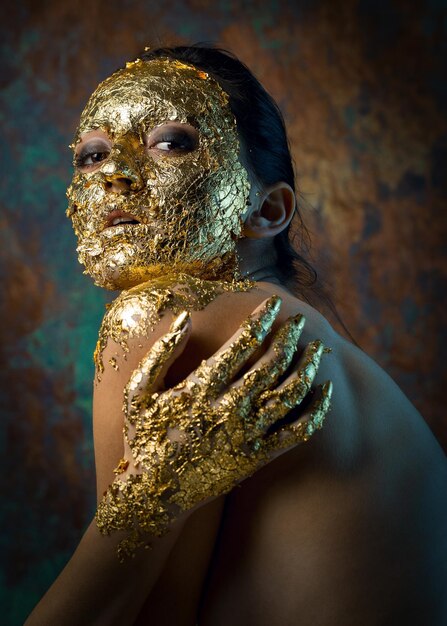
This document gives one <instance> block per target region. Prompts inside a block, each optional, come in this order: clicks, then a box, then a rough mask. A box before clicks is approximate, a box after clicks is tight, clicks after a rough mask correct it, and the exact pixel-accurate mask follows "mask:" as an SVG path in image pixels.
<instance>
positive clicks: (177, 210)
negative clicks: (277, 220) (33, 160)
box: [67, 59, 250, 289]
mask: <svg viewBox="0 0 447 626" xmlns="http://www.w3.org/2000/svg"><path fill="white" fill-rule="evenodd" d="M75 167H76V169H75V174H74V176H73V180H72V183H71V185H70V187H69V188H68V190H67V196H68V199H69V207H68V210H67V215H69V216H70V217H71V219H72V222H73V227H74V230H75V233H76V235H77V237H78V255H79V260H80V262H81V263H83V264H84V266H85V268H86V273H87V274H89V275H90V276H92V278H93V279H94V281H95V283H96V284H97V285H100V286H102V287H106V288H109V289H126V288H129V287H132V286H133V285H136V284H139V283H141V282H143V281H144V280H148V279H150V278H153V277H157V276H163V275H165V274H166V273H172V272H183V271H184V272H187V273H190V274H193V275H196V276H201V277H203V278H227V279H228V278H233V277H235V276H236V277H237V275H238V268H237V257H236V243H235V242H236V239H237V238H238V237H240V234H241V225H242V216H243V214H244V213H245V211H246V208H247V200H248V196H249V190H250V185H249V182H248V175H247V171H246V170H245V168H244V167H243V165H242V164H241V162H240V158H239V142H238V136H237V129H236V124H235V119H234V116H233V114H232V112H231V109H230V107H229V105H228V97H227V95H226V93H225V92H224V91H223V90H222V89H221V87H220V86H219V85H218V84H217V83H216V81H214V80H213V79H212V78H210V77H208V75H207V74H205V73H204V72H202V71H200V70H198V69H196V68H194V67H192V66H189V65H184V64H182V63H180V62H178V61H174V60H167V59H157V60H153V61H150V62H141V61H138V62H134V63H129V64H128V65H127V67H126V68H125V69H123V70H119V71H118V72H116V73H115V74H113V75H112V76H111V77H110V78H108V79H107V80H105V81H104V82H103V83H101V84H100V85H99V87H98V88H97V90H96V91H95V92H94V94H93V95H92V96H91V98H90V100H89V101H88V103H87V106H86V108H85V109H84V111H83V113H82V115H81V120H80V125H79V128H78V131H77V135H76V139H75Z"/></svg>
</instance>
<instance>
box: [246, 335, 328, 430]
mask: <svg viewBox="0 0 447 626" xmlns="http://www.w3.org/2000/svg"><path fill="white" fill-rule="evenodd" d="M323 353H324V345H323V342H321V341H320V340H318V339H317V340H316V341H312V342H311V343H309V344H308V345H307V346H306V348H305V349H304V352H303V354H302V356H301V357H300V359H299V361H298V363H297V365H296V368H297V369H296V371H295V372H293V374H291V375H290V376H288V377H287V378H286V380H285V381H284V382H283V383H282V384H281V385H280V386H279V387H277V388H276V389H271V390H270V389H269V390H267V391H264V392H263V393H262V394H261V395H260V397H259V400H258V403H259V404H262V406H261V407H260V409H259V410H258V412H257V415H256V419H255V421H254V425H253V434H254V436H259V435H260V434H261V433H264V432H266V430H267V429H268V428H269V427H270V426H272V425H273V424H274V423H275V422H277V421H278V420H280V419H282V418H283V417H285V416H286V415H287V413H289V411H291V410H292V409H293V408H295V407H296V406H298V405H299V404H300V403H301V402H302V401H303V400H304V398H305V397H306V395H307V394H308V392H309V391H310V388H311V386H312V384H313V382H314V380H315V376H316V374H317V372H318V367H319V365H320V361H321V357H322V356H323Z"/></svg>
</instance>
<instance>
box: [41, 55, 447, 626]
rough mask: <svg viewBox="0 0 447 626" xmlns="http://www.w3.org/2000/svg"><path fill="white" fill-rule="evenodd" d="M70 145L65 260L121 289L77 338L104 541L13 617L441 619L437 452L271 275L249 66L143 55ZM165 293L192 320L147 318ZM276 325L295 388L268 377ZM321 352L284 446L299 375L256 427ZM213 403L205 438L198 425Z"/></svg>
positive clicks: (386, 381)
mask: <svg viewBox="0 0 447 626" xmlns="http://www.w3.org/2000/svg"><path fill="white" fill-rule="evenodd" d="M74 149H75V162H76V173H75V176H74V179H73V182H72V185H71V186H70V188H69V191H68V196H69V201H70V205H69V211H68V213H69V215H70V217H71V218H72V220H73V225H74V228H75V231H76V234H77V236H78V240H79V246H78V252H79V257H80V260H81V262H82V263H83V264H84V265H85V267H86V272H87V273H88V274H90V275H91V276H92V277H93V278H94V280H95V282H96V283H97V284H98V285H101V286H104V287H107V288H119V289H124V290H125V291H124V292H123V294H122V295H121V296H120V297H119V298H118V299H117V300H116V301H115V302H114V303H113V305H112V306H111V308H110V309H109V311H108V312H107V314H106V316H105V319H104V321H103V325H102V329H101V332H100V339H99V342H98V348H97V351H96V364H97V378H96V381H95V396H94V436H95V456H96V466H97V483H98V494H99V499H98V500H99V507H98V514H97V524H98V527H99V530H100V531H102V532H103V533H105V536H103V537H102V536H100V534H99V531H98V528H97V526H96V525H95V524H92V525H91V527H90V528H89V529H88V530H87V532H86V535H85V536H84V538H83V539H82V541H81V543H80V545H79V547H78V549H77V551H76V553H75V555H74V556H73V558H72V559H71V561H70V563H69V564H68V565H67V567H66V569H65V570H64V572H63V573H62V574H61V576H60V577H59V579H58V580H57V581H56V583H55V584H54V586H53V587H52V588H51V590H50V591H49V592H48V594H47V596H45V598H44V599H43V601H42V602H41V604H40V605H39V606H38V607H37V609H36V610H35V612H34V613H33V614H32V616H31V617H30V619H29V624H39V623H42V624H52V623H58V624H59V623H64V624H85V623H95V624H113V623H120V624H122V623H128V624H132V623H137V624H185V625H186V624H194V623H196V622H197V621H198V622H199V623H201V624H213V625H214V624H227V623H236V624H256V625H263V624H269V625H270V624H295V623H300V624H311V623H312V624H321V625H326V624H327V625H331V626H333V625H336V624H343V625H349V624H356V625H357V624H373V625H375V624H424V625H425V624H434V625H435V624H436V625H437V624H439V625H441V624H443V623H444V622H445V620H446V615H447V607H446V603H445V600H444V597H443V595H444V594H443V593H442V591H443V587H445V582H446V580H447V569H446V561H447V559H446V554H447V545H446V539H445V533H444V529H445V527H446V523H447V507H446V503H445V493H443V492H445V485H446V479H447V464H446V461H445V457H444V455H443V453H442V451H441V449H440V448H439V446H438V444H437V443H436V441H435V439H434V438H433V436H432V434H431V433H430V431H429V429H428V428H427V427H426V425H425V423H424V421H423V420H422V418H421V417H420V415H419V414H418V413H417V411H416V410H415V409H414V407H412V405H411V404H410V403H409V401H408V400H407V399H406V398H405V397H404V395H403V394H402V392H401V391H400V390H399V389H398V388H397V386H396V385H395V384H394V383H393V381H392V380H391V379H390V378H389V377H388V376H387V375H386V374H385V373H384V372H383V371H382V370H381V369H380V368H379V367H378V366H377V365H376V364H375V363H373V362H372V361H371V360H370V359H369V358H368V357H367V356H366V355H364V354H363V353H362V352H361V351H360V350H358V349H357V348H356V347H354V346H352V345H351V344H350V343H348V342H347V341H345V340H344V339H343V338H341V337H340V336H339V335H337V334H336V333H335V331H334V330H333V329H332V328H331V327H330V325H329V323H328V322H327V321H326V320H325V319H324V318H323V316H322V315H321V314H320V313H319V312H318V311H317V310H316V309H314V308H313V307H311V306H310V305H309V304H307V303H306V302H305V301H303V299H299V298H297V297H295V296H294V295H292V293H291V292H290V291H288V289H287V280H288V279H289V278H290V269H291V264H292V260H293V256H292V255H291V252H290V248H288V247H287V245H285V242H286V241H287V231H288V228H289V225H290V222H291V219H292V216H293V214H294V211H295V193H294V184H293V169H292V165H291V159H290V154H289V151H288V146H287V140H286V135H285V131H284V126H283V123H282V119H281V117H280V115H279V113H278V111H277V109H276V107H275V106H274V104H273V103H272V102H271V100H270V99H269V97H268V96H267V94H266V93H265V91H264V90H263V89H262V87H261V86H260V85H259V83H257V81H256V80H255V79H254V78H253V76H252V75H251V74H250V73H249V71H248V70H247V69H246V68H245V67H244V66H243V65H242V64H240V63H239V62H238V61H237V60H236V59H234V58H233V57H231V56H229V55H228V54H226V53H224V52H221V51H219V50H213V49H209V48H174V49H160V50H155V51H146V52H145V53H144V54H143V55H142V56H141V58H140V59H139V60H137V61H135V62H133V63H130V64H128V66H127V67H126V68H124V69H123V70H120V71H119V72H117V73H115V74H114V75H113V76H111V77H110V78H109V79H107V80H106V81H104V83H102V84H101V85H100V86H99V88H98V89H97V91H96V92H95V93H94V94H93V96H92V97H91V99H90V100H89V103H88V104H87V107H86V109H85V110H84V112H83V114H82V116H81V123H80V127H79V129H78V133H77V136H76V140H75V144H74ZM295 260H296V262H297V264H298V268H299V269H300V271H301V276H300V277H301V283H302V284H303V283H305V280H304V278H305V277H306V275H308V272H309V266H308V265H307V264H306V263H305V261H303V259H301V258H300V257H298V258H297V259H295ZM242 278H249V279H251V280H252V281H255V283H256V284H255V286H253V285H250V284H247V283H244V282H241V279H242ZM275 296H280V298H281V299H282V306H281V309H280V312H279V314H277V313H278V304H279V303H278V301H277V300H276V299H275ZM272 297H273V300H272ZM256 307H258V308H257V310H256V312H255V313H254V314H253V317H252V318H251V322H248V325H247V323H246V324H245V325H243V326H242V330H241V331H239V333H238V334H237V335H236V336H233V337H232V339H231V340H230V342H229V344H228V343H227V344H226V342H227V341H228V338H229V337H231V336H232V334H233V333H234V332H235V331H236V329H237V327H238V325H239V324H240V323H241V322H242V321H243V320H244V319H247V318H248V316H249V314H250V313H251V312H252V311H253V310H254V309H256ZM184 309H186V310H189V311H190V315H191V320H192V331H190V326H189V322H188V320H187V318H186V316H185V315H183V316H180V318H177V319H176V321H175V322H174V324H173V326H171V322H172V317H173V315H172V314H174V316H175V315H178V314H179V313H180V311H182V310H184ZM300 314H302V315H304V317H305V318H306V324H305V326H304V329H303V328H302V325H303V320H302V318H301V317H300ZM275 318H276V319H275ZM286 319H289V321H288V322H287V323H286V324H285V326H284V327H283V329H282V330H280V331H278V334H277V335H276V338H275V339H274V340H273V342H272V345H271V346H270V348H269V350H268V351H267V352H266V354H265V355H264V356H263V357H262V359H261V362H260V363H259V362H258V363H257V364H256V365H253V361H252V360H250V359H253V352H254V351H255V350H256V348H257V347H258V346H259V345H260V342H262V340H263V337H264V336H265V335H266V333H267V332H268V330H269V328H270V327H271V326H275V325H276V326H278V324H280V323H284V322H285V320H286ZM284 329H285V330H284ZM190 332H191V335H190V337H189V340H188V341H187V342H186V340H187V337H188V333H190ZM244 333H245V334H244ZM247 333H248V334H247ZM300 334H301V335H300ZM299 335H300V341H299V345H300V346H301V348H302V349H303V358H302V359H301V362H300V365H299V372H300V374H299V376H298V379H299V384H298V385H297V384H296V379H295V383H294V382H293V381H292V380H291V379H290V378H286V379H285V380H283V379H284V375H285V374H284V373H285V371H286V369H287V367H288V365H289V363H290V361H291V358H292V352H293V350H292V344H293V342H294V340H295V338H297V337H298V336H299ZM241 338H242V339H241ZM316 338H318V340H319V341H315V339H316ZM222 344H225V345H224V348H223V349H222V350H220V352H218V350H219V349H220V348H221V346H222ZM306 346H307V348H306ZM324 346H330V348H331V351H332V353H331V354H330V355H328V356H327V357H326V358H325V359H324V360H323V361H322V362H321V365H320V367H319V373H318V376H317V378H316V382H320V383H321V382H323V381H326V380H331V381H333V383H334V389H335V393H334V399H333V402H332V411H331V415H330V418H329V419H328V420H327V424H326V425H325V427H324V428H323V429H322V430H321V432H319V433H318V434H317V435H316V436H315V437H313V438H312V439H311V440H310V442H308V443H307V444H306V445H305V446H293V447H292V443H296V442H297V441H299V440H302V439H306V438H307V437H308V436H309V435H310V434H311V433H312V431H313V429H314V427H315V426H318V425H321V418H322V417H323V416H324V413H325V410H327V397H328V395H329V393H330V386H329V385H323V386H321V387H320V388H319V389H320V391H319V392H317V393H316V400H315V401H314V404H313V406H312V407H311V408H309V409H308V410H307V412H306V410H305V409H304V414H303V413H301V415H300V416H298V418H299V419H298V420H297V416H296V415H292V416H291V417H290V416H289V417H288V419H287V420H286V422H284V421H283V420H282V419H280V421H279V422H278V418H282V416H283V415H284V413H285V408H284V407H285V406H286V405H287V402H288V401H289V406H292V405H293V404H296V402H299V401H300V400H301V399H302V398H303V396H304V395H305V393H306V391H307V389H308V387H309V385H310V384H312V378H313V377H314V375H315V372H316V369H317V367H318V365H319V361H320V358H321V356H322V353H323V350H324ZM151 350H152V351H151ZM216 352H217V357H215V358H212V357H211V355H212V354H213V353H216ZM147 354H149V356H148V357H145V355H147ZM273 354H274V355H275V358H272V355H273ZM174 359H175V362H174ZM203 359H208V361H207V362H205V363H202V360H203ZM201 363H202V364H201ZM171 364H173V365H172V367H170V368H169V365H171ZM241 367H244V368H245V370H248V372H247V374H246V376H244V377H243V378H242V379H240V380H239V381H238V382H236V383H235V384H233V386H232V387H231V388H230V392H229V395H225V393H224V396H222V389H227V385H228V382H229V380H230V379H231V377H232V376H233V374H234V373H235V372H237V371H238V369H239V368H241ZM194 368H198V369H196V370H195V373H194V374H193V376H190V377H189V378H188V379H187V381H186V383H185V382H183V383H181V382H180V384H178V383H179V381H184V379H185V378H186V377H187V376H188V374H189V373H190V372H191V371H192V370H193V369H194ZM168 369H169V371H168ZM256 372H258V374H256ZM259 372H260V373H261V375H260V374H259ZM272 372H273V373H272ZM262 376H265V377H269V376H270V377H271V380H268V382H267V383H265V382H264V383H262V382H261V379H262ZM129 379H130V382H129ZM163 379H164V385H165V387H166V388H167V390H166V391H163V389H164V387H163V386H162V381H163ZM277 382H280V383H281V384H280V386H279V387H277V388H276V391H274V390H272V389H270V391H267V392H266V391H265V388H266V387H267V388H271V387H272V385H273V386H274V385H276V383H277ZM262 384H264V385H266V387H264V389H262V390H261V385H262ZM284 385H285V387H284ZM124 389H125V401H124V408H122V400H123V390H124ZM284 389H286V390H287V392H283V390H284ZM291 390H293V392H292V391H291ZM154 391H155V392H156V395H151V394H152V393H153V392H154ZM219 394H220V395H219ZM288 394H290V396H291V397H286V396H288ZM222 397H224V398H225V400H224V401H222ZM247 398H248V400H247ZM215 402H217V404H218V408H217V409H216V406H215V404H214V403H215ZM203 407H205V410H204V409H203ZM216 411H221V413H222V412H223V414H224V417H223V419H222V422H221V424H222V428H221V429H220V430H219V429H218V431H217V432H216V431H214V430H212V429H210V428H208V426H204V425H203V422H202V421H201V420H202V419H204V421H205V422H206V424H209V423H211V421H212V420H214V422H213V423H215V416H216ZM203 415H205V417H203ZM235 415H237V416H239V418H240V417H241V416H242V417H243V420H242V422H241V421H240V419H239V421H238V422H237V425H236V426H234V427H232V426H231V424H232V423H233V422H232V420H233V418H234V416H235ZM166 416H167V417H166ZM210 416H212V417H210ZM191 418H192V424H193V427H192V428H191V427H190V424H191ZM303 420H304V421H303ZM123 422H124V426H125V432H126V436H125V447H124V457H123V444H122V428H123ZM241 423H242V424H243V426H242V427H240V424H241ZM246 424H248V426H247V427H246ZM161 425H162V426H161ZM222 433H223V434H222ZM285 450H286V453H283V454H281V453H282V452H284V451H285ZM120 458H121V459H122V460H121V462H120V463H119V464H118V467H116V466H117V461H118V460H119V459H120ZM269 461H271V462H269ZM261 466H262V467H261ZM114 469H115V472H116V473H117V477H116V478H114V474H113V472H114ZM256 470H257V471H256ZM254 471H256V473H254V474H253V472H254ZM251 474H253V475H252V476H251V478H249V479H248V480H246V481H244V482H241V481H242V480H243V479H244V478H245V477H247V476H250V475H251ZM210 476H212V479H210ZM236 484H238V487H237V488H235V489H233V490H232V491H231V493H230V494H229V495H227V496H225V495H222V494H225V493H227V492H228V491H229V490H230V489H231V487H233V486H234V485H236ZM103 494H104V495H103ZM148 511H149V512H150V513H149V514H148ZM123 520H124V521H123ZM167 531H168V532H167ZM107 533H109V534H107ZM146 533H148V534H146ZM147 542H149V543H150V544H151V549H150V550H149V551H144V550H143V549H142V548H141V546H142V544H145V543H147ZM116 548H118V550H119V555H120V557H122V559H123V563H122V564H120V563H119V561H118V560H117V559H116V555H115V549H116ZM129 554H134V558H133V559H129V558H126V556H127V555H129Z"/></svg>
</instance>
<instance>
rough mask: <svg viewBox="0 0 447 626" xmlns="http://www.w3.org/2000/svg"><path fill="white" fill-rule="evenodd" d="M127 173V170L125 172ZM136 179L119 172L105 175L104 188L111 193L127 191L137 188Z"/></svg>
mask: <svg viewBox="0 0 447 626" xmlns="http://www.w3.org/2000/svg"><path fill="white" fill-rule="evenodd" d="M126 173H127V172H126ZM136 183H137V181H136V180H133V179H132V178H130V177H129V176H125V175H124V174H121V173H119V172H118V173H116V174H111V175H107V174H106V175H105V176H104V189H105V190H106V191H112V192H113V193H129V192H130V191H133V190H136V189H137V184H136Z"/></svg>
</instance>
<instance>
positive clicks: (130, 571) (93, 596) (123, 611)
mask: <svg viewBox="0 0 447 626" xmlns="http://www.w3.org/2000/svg"><path fill="white" fill-rule="evenodd" d="M183 523H184V520H179V521H177V522H176V523H175V524H174V525H173V526H172V529H171V530H170V532H169V533H168V534H167V535H165V536H164V537H162V538H160V539H158V538H157V539H154V540H153V541H151V546H152V547H151V549H149V550H139V551H138V553H137V554H136V555H135V557H134V558H129V559H126V561H125V562H124V563H120V562H119V560H118V558H117V546H118V543H119V541H120V540H121V539H122V538H123V534H121V533H113V534H111V535H110V536H103V535H101V534H100V533H99V531H98V529H97V527H96V524H95V522H94V521H92V523H91V524H90V526H89V527H88V529H87V530H86V532H85V534H84V536H83V537H82V539H81V541H80V543H79V545H78V547H77V549H76V551H75V553H74V554H73V556H72V558H71V559H70V561H69V562H68V563H67V565H66V566H65V568H64V569H63V571H62V572H61V574H60V575H59V576H58V578H57V579H56V581H55V582H54V583H53V585H52V586H51V587H50V589H49V590H48V592H47V593H46V594H45V596H44V597H43V598H42V600H41V601H40V602H39V604H38V605H37V606H36V607H35V609H34V611H33V612H32V613H31V615H30V616H29V617H28V620H27V621H26V622H25V626H53V625H54V626H60V624H64V626H85V625H86V624H91V625H92V626H93V625H94V626H112V625H114V624H119V625H120V626H125V625H126V624H132V623H133V622H134V620H135V618H136V616H137V615H138V612H139V610H140V608H141V606H142V604H143V603H144V601H145V599H146V597H147V595H148V593H149V592H150V591H151V589H152V588H153V587H154V585H155V583H156V582H157V579H158V577H159V575H160V573H161V571H162V569H163V566H164V564H165V563H166V560H167V558H168V556H169V553H170V551H171V549H172V547H173V545H174V543H175V541H176V539H177V537H178V535H179V532H180V530H181V528H182V526H183Z"/></svg>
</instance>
